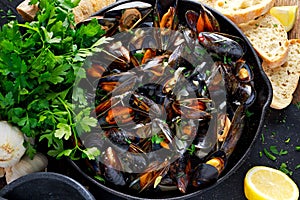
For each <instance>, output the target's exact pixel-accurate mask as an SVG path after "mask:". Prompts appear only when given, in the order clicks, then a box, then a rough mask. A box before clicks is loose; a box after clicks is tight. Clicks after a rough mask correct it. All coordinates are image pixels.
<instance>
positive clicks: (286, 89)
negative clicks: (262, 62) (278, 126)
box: [263, 39, 300, 109]
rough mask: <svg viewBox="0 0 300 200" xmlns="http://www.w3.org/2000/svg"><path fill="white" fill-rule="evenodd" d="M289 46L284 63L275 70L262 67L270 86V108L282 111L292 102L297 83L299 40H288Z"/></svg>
mask: <svg viewBox="0 0 300 200" xmlns="http://www.w3.org/2000/svg"><path fill="white" fill-rule="evenodd" d="M289 46H290V50H289V56H288V60H287V62H286V63H284V64H283V65H281V66H279V67H278V68H275V69H272V68H270V67H268V66H263V69H264V71H265V73H266V75H267V76H268V77H269V80H270V81H271V84H272V88H273V98H272V102H271V107H272V108H275V109H283V108H285V107H287V106H288V105H289V104H290V103H291V102H292V99H293V93H294V92H295V90H296V88H297V85H298V81H299V74H300V73H299V71H300V39H292V40H289Z"/></svg>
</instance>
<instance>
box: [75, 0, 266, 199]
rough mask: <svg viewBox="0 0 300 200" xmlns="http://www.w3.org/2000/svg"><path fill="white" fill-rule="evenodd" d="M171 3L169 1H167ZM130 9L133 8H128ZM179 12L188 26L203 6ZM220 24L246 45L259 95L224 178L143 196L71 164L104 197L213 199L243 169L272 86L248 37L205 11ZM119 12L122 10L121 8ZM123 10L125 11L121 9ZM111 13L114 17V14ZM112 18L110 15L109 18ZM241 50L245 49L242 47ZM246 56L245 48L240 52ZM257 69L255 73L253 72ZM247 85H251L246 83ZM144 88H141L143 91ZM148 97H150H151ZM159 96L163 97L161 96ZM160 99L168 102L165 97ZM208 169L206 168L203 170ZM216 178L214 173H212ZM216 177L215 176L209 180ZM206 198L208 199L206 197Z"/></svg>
mask: <svg viewBox="0 0 300 200" xmlns="http://www.w3.org/2000/svg"><path fill="white" fill-rule="evenodd" d="M139 2H145V3H149V4H151V5H152V7H154V5H155V3H156V1H155V0H142V1H139ZM166 2H169V1H166ZM128 3H132V4H131V5H133V6H132V7H135V3H136V1H132V0H123V1H118V2H116V3H115V4H112V5H110V6H108V7H106V8H104V9H102V10H100V11H99V12H97V13H96V15H99V16H103V15H104V14H105V13H106V12H108V11H109V10H111V9H112V8H115V7H117V6H120V5H123V4H127V5H126V6H128ZM129 5H130V4H129ZM178 8H180V9H179V10H180V12H178V20H179V23H181V22H183V21H184V22H185V13H186V11H188V10H194V11H196V12H197V11H199V10H200V9H201V5H200V4H199V3H197V2H195V1H192V0H181V1H178ZM206 8H207V9H208V10H209V11H210V12H211V13H212V14H213V15H214V16H215V17H216V19H217V20H218V22H219V24H220V25H221V26H220V28H221V29H220V31H221V32H222V33H225V34H230V35H232V36H236V37H238V38H241V39H242V40H243V41H245V44H246V47H247V51H246V53H245V58H246V59H247V60H246V61H247V64H248V65H249V66H251V67H253V75H254V76H253V79H252V80H251V81H250V82H252V81H253V82H254V85H253V86H252V85H251V84H250V85H251V87H254V89H255V91H256V92H257V95H256V98H255V99H254V100H253V103H251V104H250V105H249V107H248V109H249V110H250V111H251V112H252V113H253V115H252V116H251V117H247V118H246V119H245V121H246V123H245V127H244V130H243V133H242V135H241V138H240V140H239V141H238V144H237V146H236V151H234V152H233V153H232V155H231V157H230V158H229V159H228V162H227V165H226V168H225V170H224V171H223V172H222V174H220V175H219V177H218V179H217V180H216V181H215V182H214V183H213V184H212V185H210V186H209V187H206V188H201V189H199V188H197V189H191V190H188V191H187V193H186V194H182V193H180V192H179V191H177V190H175V191H164V192H159V191H155V192H147V191H145V192H142V193H138V192H136V191H132V190H129V189H128V188H122V187H117V186H114V185H112V184H110V183H102V182H99V181H96V180H95V179H94V178H93V177H92V176H91V174H90V173H89V172H87V170H86V168H87V167H86V165H85V164H84V163H82V161H80V160H79V161H70V162H71V163H73V165H74V166H75V168H76V169H78V170H79V172H80V173H82V174H83V175H84V177H86V178H87V179H88V180H89V181H90V183H92V184H93V186H96V187H97V188H99V191H100V193H101V195H102V194H105V195H106V197H108V198H110V199H114V198H116V196H117V197H122V198H127V199H139V200H142V199H157V198H159V199H178V200H179V199H183V198H185V199H187V198H192V197H196V198H197V197H199V196H201V195H203V196H206V197H207V196H210V197H211V196H212V195H214V194H216V193H218V192H220V189H219V188H220V187H222V185H223V186H224V185H226V184H228V183H229V182H230V181H231V179H230V178H229V177H231V175H233V174H234V172H235V171H236V170H237V169H238V167H240V166H241V165H242V164H243V162H244V160H245V158H246V156H247V154H248V152H249V150H250V149H251V147H252V145H253V143H254V141H255V140H256V138H257V136H258V133H259V132H260V130H261V128H262V122H263V119H264V116H265V112H266V109H267V107H268V105H270V101H271V94H272V92H271V85H270V82H269V80H268V79H267V77H266V75H265V74H264V72H263V70H262V67H261V65H260V61H259V58H258V56H257V55H256V53H255V51H254V50H253V48H252V46H251V45H250V43H249V41H248V40H247V38H246V37H245V35H244V34H243V33H242V32H241V31H240V30H239V29H238V28H237V26H236V25H234V24H233V23H232V22H231V21H229V20H228V19H227V18H226V17H224V16H223V15H221V14H220V13H219V12H217V11H215V10H213V9H211V8H209V7H206ZM116 10H120V7H119V8H118V7H117V9H116ZM121 10H122V9H121ZM113 12H114V11H112V12H111V13H113ZM108 16H109V15H108ZM240 46H242V45H240ZM241 49H242V51H243V52H244V49H243V47H242V48H241ZM254 69H255V70H254ZM247 84H248V83H247ZM142 89H144V88H140V90H142ZM147 92H148V93H150V90H148V89H147V91H145V92H144V93H147ZM151 94H153V95H156V94H157V93H156V92H155V91H151ZM151 94H149V95H151ZM159 94H160V93H159ZM159 99H165V98H163V97H161V98H159ZM204 168H205V167H204ZM213 174H214V173H213ZM210 177H213V176H210ZM206 194H207V195H206ZM222 195H224V194H222Z"/></svg>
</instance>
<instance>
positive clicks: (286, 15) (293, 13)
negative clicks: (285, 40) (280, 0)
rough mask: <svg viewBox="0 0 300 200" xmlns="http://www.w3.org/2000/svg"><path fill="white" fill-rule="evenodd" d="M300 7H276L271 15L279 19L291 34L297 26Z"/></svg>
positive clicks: (271, 11) (272, 9)
mask: <svg viewBox="0 0 300 200" xmlns="http://www.w3.org/2000/svg"><path fill="white" fill-rule="evenodd" d="M297 12H298V6H275V7H273V8H271V9H270V14H271V15H272V16H273V17H275V18H277V19H278V20H279V21H280V22H281V24H282V25H283V26H284V27H285V30H286V32H289V31H290V30H291V29H292V28H293V27H294V25H295V22H296V18H297Z"/></svg>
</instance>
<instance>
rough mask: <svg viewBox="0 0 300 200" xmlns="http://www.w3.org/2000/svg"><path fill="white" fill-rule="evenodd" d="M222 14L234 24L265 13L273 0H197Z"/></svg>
mask: <svg viewBox="0 0 300 200" xmlns="http://www.w3.org/2000/svg"><path fill="white" fill-rule="evenodd" d="M198 1H200V2H202V3H204V4H206V5H208V6H210V7H212V8H214V9H216V10H218V11H219V12H221V13H222V14H224V15H225V16H226V17H228V18H229V19H230V20H231V21H233V22H234V23H235V24H241V23H245V22H248V21H250V20H252V19H255V18H256V17H259V16H261V15H264V14H266V13H267V12H268V11H269V10H270V9H271V8H272V7H273V6H274V2H275V0H198Z"/></svg>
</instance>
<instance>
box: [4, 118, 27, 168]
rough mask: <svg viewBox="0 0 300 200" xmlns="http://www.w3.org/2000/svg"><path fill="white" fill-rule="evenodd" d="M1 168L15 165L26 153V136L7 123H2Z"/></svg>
mask: <svg viewBox="0 0 300 200" xmlns="http://www.w3.org/2000/svg"><path fill="white" fill-rule="evenodd" d="M0 138H1V140H0V167H3V168H6V167H10V166H13V165H15V164H16V163H17V162H19V160H20V159H21V157H22V156H23V155H24V153H25V150H26V149H25V147H24V145H23V143H24V135H23V133H22V132H21V131H20V130H19V129H18V128H17V127H14V126H11V125H10V124H9V123H8V122H6V121H0Z"/></svg>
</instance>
